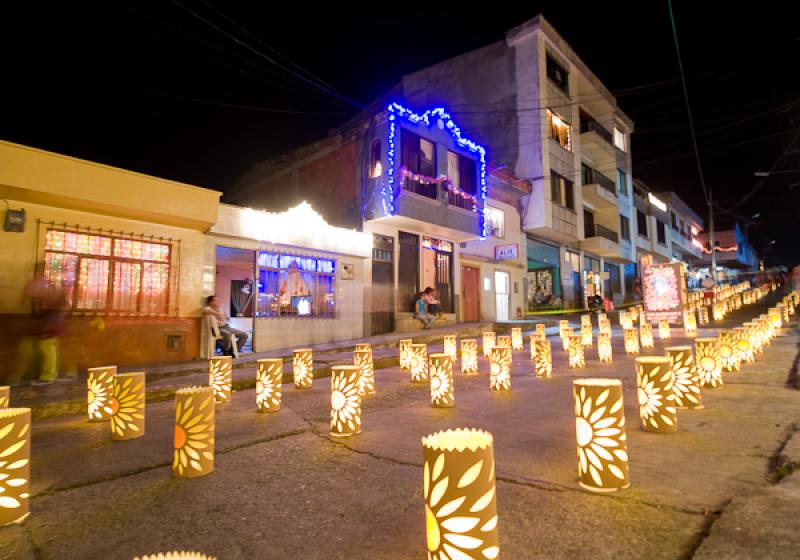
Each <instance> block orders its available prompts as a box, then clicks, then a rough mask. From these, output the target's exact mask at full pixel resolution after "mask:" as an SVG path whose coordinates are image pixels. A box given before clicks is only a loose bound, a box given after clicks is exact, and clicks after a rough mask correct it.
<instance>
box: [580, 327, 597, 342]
mask: <svg viewBox="0 0 800 560" xmlns="http://www.w3.org/2000/svg"><path fill="white" fill-rule="evenodd" d="M592 337H593V335H592V325H591V324H589V325H581V344H583V345H584V346H586V347H588V348H591V347H592V344H593V342H594V341H593V340H592Z"/></svg>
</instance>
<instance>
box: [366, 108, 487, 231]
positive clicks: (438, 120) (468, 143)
mask: <svg viewBox="0 0 800 560" xmlns="http://www.w3.org/2000/svg"><path fill="white" fill-rule="evenodd" d="M386 111H387V113H388V119H389V140H388V151H387V159H388V166H387V167H388V169H387V170H386V173H387V176H388V181H387V182H386V183H385V184H384V185H383V186H382V187H381V206H382V207H383V211H384V213H386V214H387V215H390V216H393V215H394V214H395V211H396V210H397V208H396V206H395V199H396V198H397V194H396V192H395V183H396V182H398V179H397V177H398V170H397V158H396V145H395V143H396V138H397V128H398V126H397V125H398V119H404V120H405V121H407V122H409V123H411V124H413V125H419V124H424V125H425V126H428V127H430V126H432V125H434V124H436V125H437V126H438V127H439V128H442V129H446V130H447V132H448V133H449V134H450V136H452V137H453V139H454V140H455V142H456V144H457V145H458V146H459V147H461V148H464V149H466V150H469V151H470V152H472V153H474V154H476V155H477V156H478V160H479V162H480V190H479V192H478V199H479V200H480V207H479V216H480V232H481V234H480V237H481V239H486V238H487V237H488V235H489V232H488V231H487V227H488V224H487V221H486V196H487V191H488V189H487V187H486V148H484V147H483V146H481V145H480V144H478V143H477V142H475V141H473V140H470V139H469V138H466V137H465V136H463V135H462V134H461V128H459V127H458V125H457V124H456V123H455V122H454V121H453V119H452V117H450V114H449V113H448V112H447V111H446V110H445V109H444V108H443V107H437V108H435V109H429V110H428V111H425V112H424V113H422V114H421V115H420V114H417V113H415V112H413V111H412V110H410V109H408V108H407V107H404V106H402V105H400V104H399V103H396V102H392V103H390V104H389V106H388V107H387V108H386ZM401 179H402V178H401Z"/></svg>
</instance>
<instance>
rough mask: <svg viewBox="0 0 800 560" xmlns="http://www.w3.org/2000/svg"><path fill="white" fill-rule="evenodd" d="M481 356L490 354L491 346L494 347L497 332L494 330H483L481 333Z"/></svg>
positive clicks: (486, 356) (485, 356)
mask: <svg viewBox="0 0 800 560" xmlns="http://www.w3.org/2000/svg"><path fill="white" fill-rule="evenodd" d="M482 342H483V357H484V358H488V357H489V356H491V355H492V348H494V346H495V343H496V342H497V333H494V332H489V331H487V332H485V333H483V340H482Z"/></svg>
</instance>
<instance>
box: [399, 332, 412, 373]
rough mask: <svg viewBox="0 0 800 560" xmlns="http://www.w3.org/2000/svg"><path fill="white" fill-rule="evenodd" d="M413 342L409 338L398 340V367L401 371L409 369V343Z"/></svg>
mask: <svg viewBox="0 0 800 560" xmlns="http://www.w3.org/2000/svg"><path fill="white" fill-rule="evenodd" d="M413 343H414V341H412V340H411V339H410V338H403V339H401V340H400V342H399V349H400V369H401V370H402V371H410V370H411V345H412V344H413Z"/></svg>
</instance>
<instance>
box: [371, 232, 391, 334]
mask: <svg viewBox="0 0 800 560" xmlns="http://www.w3.org/2000/svg"><path fill="white" fill-rule="evenodd" d="M369 313H370V315H371V323H370V324H371V329H370V332H371V334H383V333H389V332H392V331H393V330H394V238H393V237H387V236H385V235H374V236H373V245H372V297H371V298H370V310H369Z"/></svg>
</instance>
